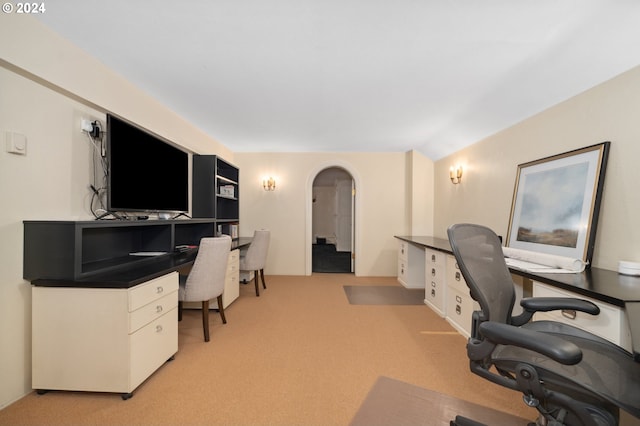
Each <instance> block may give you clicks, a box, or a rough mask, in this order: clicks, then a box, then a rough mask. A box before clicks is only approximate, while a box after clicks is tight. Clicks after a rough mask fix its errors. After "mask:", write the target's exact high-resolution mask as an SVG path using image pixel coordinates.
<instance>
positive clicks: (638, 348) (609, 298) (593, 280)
mask: <svg viewBox="0 0 640 426" xmlns="http://www.w3.org/2000/svg"><path fill="white" fill-rule="evenodd" d="M396 238H398V239H400V240H403V241H406V242H408V243H410V244H413V245H416V246H418V247H423V248H430V249H434V250H438V251H442V252H445V253H449V254H453V252H452V250H451V245H450V244H449V241H448V240H447V239H444V238H436V237H429V236H396ZM510 271H511V272H512V273H513V274H514V275H519V276H522V277H524V278H528V279H530V280H532V281H538V282H541V283H544V284H548V285H550V286H554V287H558V288H561V289H564V290H567V291H571V292H573V293H577V294H581V295H584V296H587V297H591V298H593V299H596V300H600V301H602V302H606V303H609V304H611V305H615V306H618V307H620V308H623V309H624V310H625V311H626V314H627V317H628V319H629V327H630V329H631V337H632V341H633V351H634V353H635V356H636V359H638V360H640V277H633V276H627V275H621V274H618V273H617V272H616V271H610V270H606V269H600V268H589V269H586V270H585V271H584V272H581V273H578V274H538V273H536V274H533V273H530V272H525V271H521V270H518V269H513V268H510Z"/></svg>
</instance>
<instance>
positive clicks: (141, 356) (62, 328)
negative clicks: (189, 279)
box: [32, 272, 178, 398]
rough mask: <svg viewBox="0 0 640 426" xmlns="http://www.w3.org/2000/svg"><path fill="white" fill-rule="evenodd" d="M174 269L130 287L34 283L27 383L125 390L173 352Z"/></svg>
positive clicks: (175, 324) (73, 388)
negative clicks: (30, 373) (63, 285)
mask: <svg viewBox="0 0 640 426" xmlns="http://www.w3.org/2000/svg"><path fill="white" fill-rule="evenodd" d="M177 306H178V273H177V272H172V273H169V274H167V275H163V276H161V277H158V278H155V279H152V280H149V281H147V282H144V283H142V284H139V285H137V286H134V287H131V288H90V287H82V288H77V287H40V286H34V287H32V320H33V324H32V330H33V332H32V344H33V352H32V386H33V388H34V389H37V390H38V391H46V390H70V391H94V392H116V393H122V394H123V398H128V397H130V396H131V392H133V390H134V389H135V388H136V387H138V386H139V385H140V384H141V383H142V382H143V381H144V380H145V379H147V378H148V377H149V376H150V375H151V374H152V373H153V372H155V371H156V370H157V369H158V368H159V367H160V366H162V365H163V364H164V363H165V362H166V361H167V360H168V359H170V358H171V357H172V356H173V355H174V354H175V353H176V352H177V351H178V315H177Z"/></svg>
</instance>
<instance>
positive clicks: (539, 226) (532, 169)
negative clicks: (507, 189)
mask: <svg viewBox="0 0 640 426" xmlns="http://www.w3.org/2000/svg"><path fill="white" fill-rule="evenodd" d="M610 146H611V142H608V141H607V142H602V143H599V144H595V145H591V146H587V147H584V148H580V149H576V150H573V151H568V152H564V153H562V154H557V155H554V156H551V157H545V158H541V159H539V160H535V161H531V162H528V163H523V164H519V165H518V172H517V175H516V181H515V187H514V191H513V201H512V203H511V214H510V218H509V229H508V233H507V240H506V243H505V246H507V247H512V248H517V249H522V250H530V251H535V252H540V253H546V254H553V255H557V256H565V257H570V258H574V259H581V260H582V261H583V262H585V263H586V265H587V268H588V267H589V266H590V265H591V259H592V257H593V249H594V245H595V237H596V229H597V224H598V215H599V211H600V203H601V201H602V191H603V188H604V177H605V171H606V166H607V160H608V157H609V149H610Z"/></svg>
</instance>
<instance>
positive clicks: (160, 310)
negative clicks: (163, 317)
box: [156, 305, 162, 313]
mask: <svg viewBox="0 0 640 426" xmlns="http://www.w3.org/2000/svg"><path fill="white" fill-rule="evenodd" d="M156 312H157V313H160V312H162V305H158V306H156Z"/></svg>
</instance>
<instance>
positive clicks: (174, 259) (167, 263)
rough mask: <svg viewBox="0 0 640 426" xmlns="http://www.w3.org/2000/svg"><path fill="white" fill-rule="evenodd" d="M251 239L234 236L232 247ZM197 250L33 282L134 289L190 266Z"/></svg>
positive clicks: (233, 248) (66, 285) (242, 246)
mask: <svg viewBox="0 0 640 426" xmlns="http://www.w3.org/2000/svg"><path fill="white" fill-rule="evenodd" d="M251 240H252V238H251V237H241V238H237V239H234V240H233V241H232V242H231V250H235V249H242V248H244V247H246V246H248V245H249V244H251ZM197 253H198V250H197V248H194V249H190V250H187V251H184V252H175V253H167V254H162V255H158V256H154V257H152V258H144V259H141V260H139V261H137V262H133V263H131V265H130V266H128V267H126V268H121V269H117V270H113V271H107V272H104V273H99V274H95V275H92V276H90V277H86V278H81V279H77V280H72V279H36V280H33V281H32V282H31V284H32V285H34V286H40V287H87V288H89V287H91V288H130V287H134V286H136V285H138V284H141V283H143V282H146V281H149V280H152V279H154V278H157V277H160V276H162V275H165V274H168V273H170V272H173V271H177V270H180V269H182V268H186V267H188V266H190V265H191V264H193V262H194V261H195V258H196V255H197ZM138 259H139V258H138Z"/></svg>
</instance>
